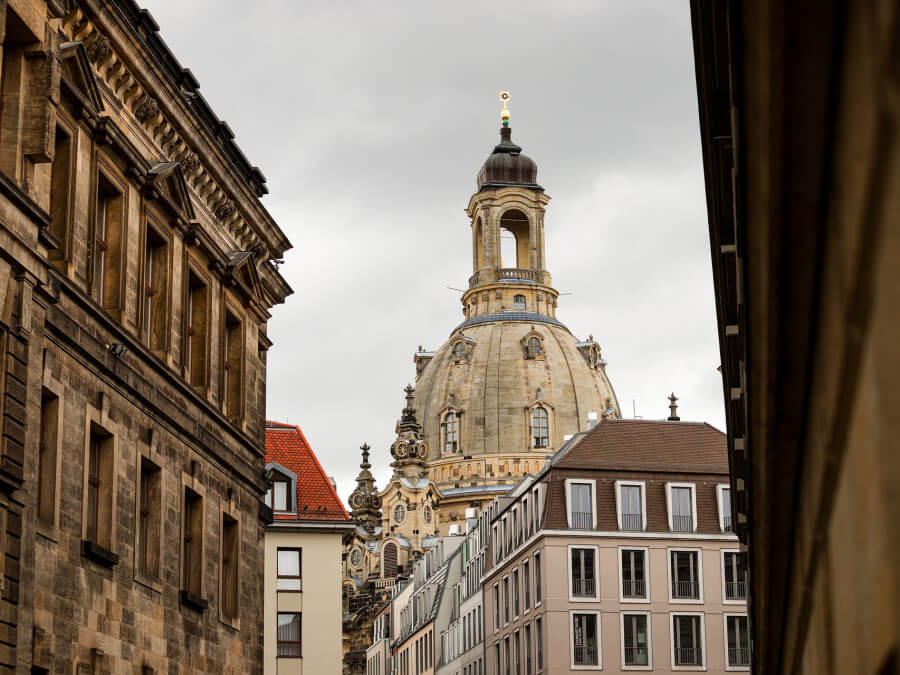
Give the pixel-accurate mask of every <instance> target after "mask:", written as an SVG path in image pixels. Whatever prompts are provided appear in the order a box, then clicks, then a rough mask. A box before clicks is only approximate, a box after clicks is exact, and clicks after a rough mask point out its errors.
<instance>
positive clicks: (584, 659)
mask: <svg viewBox="0 0 900 675" xmlns="http://www.w3.org/2000/svg"><path fill="white" fill-rule="evenodd" d="M575 665H576V666H596V665H597V648H596V647H575Z"/></svg>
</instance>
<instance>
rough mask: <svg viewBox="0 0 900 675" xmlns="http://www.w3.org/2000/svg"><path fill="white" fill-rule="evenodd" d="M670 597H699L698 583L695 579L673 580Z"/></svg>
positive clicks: (692, 598) (683, 598)
mask: <svg viewBox="0 0 900 675" xmlns="http://www.w3.org/2000/svg"><path fill="white" fill-rule="evenodd" d="M672 598H673V599H674V598H679V599H682V600H697V599H699V598H700V584H699V583H697V582H696V581H673V582H672Z"/></svg>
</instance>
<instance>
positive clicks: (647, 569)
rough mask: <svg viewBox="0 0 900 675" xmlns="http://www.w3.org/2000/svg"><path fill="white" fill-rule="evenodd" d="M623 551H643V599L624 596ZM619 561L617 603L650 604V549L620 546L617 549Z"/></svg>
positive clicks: (647, 547)
mask: <svg viewBox="0 0 900 675" xmlns="http://www.w3.org/2000/svg"><path fill="white" fill-rule="evenodd" d="M624 551H643V553H644V597H643V598H629V597H626V596H625V569H624V565H623V556H622V554H623V552H624ZM616 555H617V558H618V561H619V575H618V576H619V602H620V603H622V604H648V603H649V602H650V597H651V596H650V547H649V546H629V545H621V546H618V547H617V554H616Z"/></svg>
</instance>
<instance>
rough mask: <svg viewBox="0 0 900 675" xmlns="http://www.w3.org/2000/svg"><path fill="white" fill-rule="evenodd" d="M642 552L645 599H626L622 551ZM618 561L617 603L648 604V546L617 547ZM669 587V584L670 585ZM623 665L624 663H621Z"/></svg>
mask: <svg viewBox="0 0 900 675" xmlns="http://www.w3.org/2000/svg"><path fill="white" fill-rule="evenodd" d="M626 549H627V550H629V551H643V552H644V590H645V591H646V593H645V597H643V598H626V597H625V593H624V591H623V582H624V580H625V579H624V577H623V576H622V551H623V550H626ZM617 555H618V559H619V575H618V576H619V602H621V603H623V604H634V603H643V604H647V603H649V602H650V547H649V546H619V547H618V554H617ZM670 585H671V583H670ZM623 663H624V661H623Z"/></svg>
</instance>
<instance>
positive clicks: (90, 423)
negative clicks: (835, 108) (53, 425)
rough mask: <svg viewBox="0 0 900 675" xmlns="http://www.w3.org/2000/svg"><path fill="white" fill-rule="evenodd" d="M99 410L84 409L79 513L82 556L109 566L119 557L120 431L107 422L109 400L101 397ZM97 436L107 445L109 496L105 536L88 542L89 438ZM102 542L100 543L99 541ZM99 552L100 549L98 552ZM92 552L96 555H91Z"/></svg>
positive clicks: (109, 421) (104, 396)
mask: <svg viewBox="0 0 900 675" xmlns="http://www.w3.org/2000/svg"><path fill="white" fill-rule="evenodd" d="M100 408H101V409H100V410H98V409H96V408H94V407H93V406H92V405H90V404H87V405H86V406H85V409H86V410H85V426H84V448H83V452H84V454H83V464H82V473H83V477H82V492H81V498H82V511H81V549H82V555H83V556H84V555H86V556H87V557H89V558H90V559H91V560H94V561H95V562H98V563H100V564H101V565H104V566H107V567H111V566H113V565H116V564H117V563H118V562H119V556H118V555H117V554H116V552H115V551H116V548H118V547H117V546H116V530H117V527H116V525H117V520H118V519H117V517H116V514H117V511H118V493H119V485H118V475H119V428H118V425H117V424H116V423H115V422H113V421H111V420H110V419H109V397H108V396H106V395H105V394H101V401H100ZM94 429H96V433H98V434H102V435H103V437H104V442H105V443H107V444H108V445H107V446H106V449H105V450H104V453H105V454H107V455H108V458H107V459H108V462H109V463H108V465H107V466H106V467H105V470H106V472H107V473H108V479H109V481H108V482H109V488H108V489H109V493H110V494H109V496H108V497H107V499H108V504H107V505H106V507H107V508H108V512H107V513H106V514H104V515H105V516H106V521H107V522H105V523H103V530H104V534H103V536H102V537H100V536H99V534H98V532H95V533H94V538H93V539H89V538H88V536H87V534H88V489H89V483H90V476H89V464H90V453H91V439H92V436H93V435H94V433H95V432H94ZM99 496H100V493H99V492H98V506H97V508H98V511H97V520H98V524H97V526H95V529H97V530H98V531H99V517H100V511H99V508H100V504H99ZM101 539H102V541H101ZM98 549H99V550H98ZM91 551H94V553H97V554H99V555H94V554H91Z"/></svg>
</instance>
